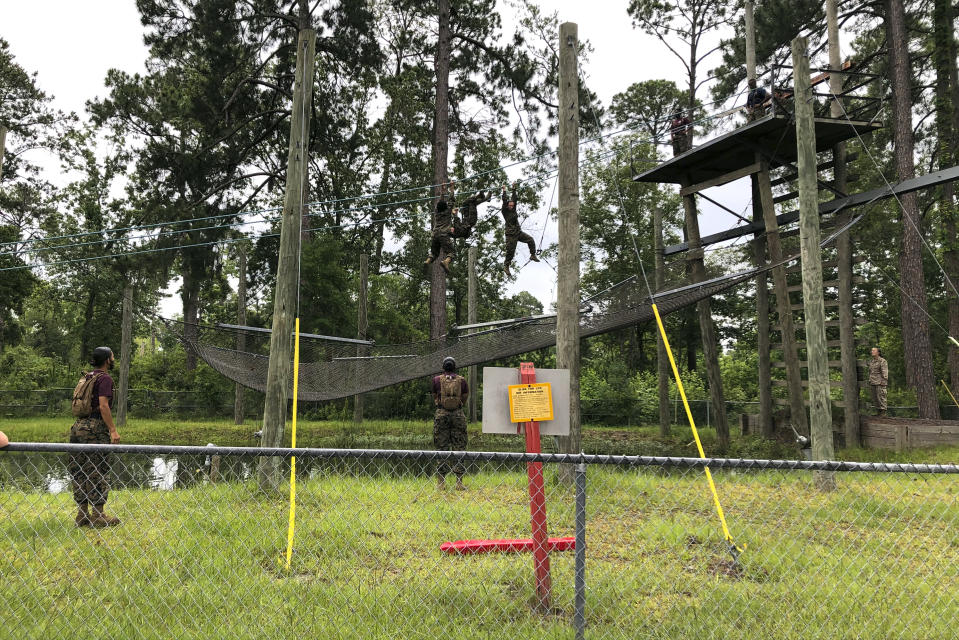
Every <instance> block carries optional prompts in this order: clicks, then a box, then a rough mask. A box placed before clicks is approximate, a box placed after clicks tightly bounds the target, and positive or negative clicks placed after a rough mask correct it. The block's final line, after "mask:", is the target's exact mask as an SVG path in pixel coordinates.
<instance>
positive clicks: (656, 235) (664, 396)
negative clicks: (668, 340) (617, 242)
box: [653, 207, 670, 436]
mask: <svg viewBox="0 0 959 640" xmlns="http://www.w3.org/2000/svg"><path fill="white" fill-rule="evenodd" d="M653 247H654V253H655V259H656V260H655V271H654V272H653V282H654V285H655V287H656V291H661V290H662V289H663V287H664V286H665V284H666V263H665V261H664V260H663V210H662V209H661V208H659V207H654V208H653ZM656 378H657V391H658V395H659V435H661V436H668V435H669V431H670V428H669V427H670V420H669V355H668V354H667V353H666V344H665V343H664V342H663V340H662V337H661V336H657V337H656Z"/></svg>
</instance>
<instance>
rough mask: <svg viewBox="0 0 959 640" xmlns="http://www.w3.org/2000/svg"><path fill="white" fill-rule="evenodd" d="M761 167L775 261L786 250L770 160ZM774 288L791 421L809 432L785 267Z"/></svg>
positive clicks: (762, 196)
mask: <svg viewBox="0 0 959 640" xmlns="http://www.w3.org/2000/svg"><path fill="white" fill-rule="evenodd" d="M759 160H760V169H759V173H757V174H756V177H757V179H758V181H759V199H760V202H761V203H762V209H763V219H764V220H765V222H766V247H767V249H768V250H769V260H770V262H772V263H773V264H775V263H778V262H781V261H782V259H783V249H782V244H781V241H780V238H779V223H778V222H776V204H775V202H774V201H773V188H772V184H771V183H770V181H769V162H768V161H767V160H765V159H762V158H760V159H759ZM772 271H773V290H774V293H775V294H776V309H777V311H778V313H777V315H778V316H779V332H780V334H782V340H783V342H782V349H783V360H784V361H785V364H786V385H787V389H788V391H789V420H790V421H791V422H792V426H793V428H794V429H795V430H796V431H797V432H799V433H802V434H806V433H808V432H809V430H808V426H807V423H806V405H805V402H804V401H803V390H802V373H801V372H800V370H799V354H798V353H797V352H796V327H795V325H794V324H793V312H792V300H790V298H789V285H788V283H787V282H786V267H785V266H783V265H779V266H778V267H774V268H773V270H772Z"/></svg>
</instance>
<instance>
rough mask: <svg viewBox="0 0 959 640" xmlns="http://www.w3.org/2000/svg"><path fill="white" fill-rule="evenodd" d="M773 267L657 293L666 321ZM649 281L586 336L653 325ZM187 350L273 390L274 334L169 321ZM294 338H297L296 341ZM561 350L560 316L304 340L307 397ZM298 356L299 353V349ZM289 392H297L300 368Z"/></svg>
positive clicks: (620, 295) (587, 320) (607, 297)
mask: <svg viewBox="0 0 959 640" xmlns="http://www.w3.org/2000/svg"><path fill="white" fill-rule="evenodd" d="M767 269H769V267H764V268H763V269H755V270H750V271H744V272H740V273H734V274H729V275H726V276H722V277H720V278H715V279H713V280H708V281H705V282H701V283H698V284H694V285H688V286H685V287H680V288H676V289H671V290H668V291H664V292H661V293H657V294H655V296H654V298H655V302H656V305H657V308H658V309H659V312H660V314H661V315H665V314H668V313H671V312H673V311H676V310H677V309H681V308H683V307H686V306H688V305H691V304H695V303H696V302H698V301H699V300H702V299H704V298H708V297H710V296H713V295H716V294H718V293H721V292H722V291H724V290H726V289H729V288H731V287H734V286H736V285H738V284H740V283H742V282H744V281H746V280H749V279H750V278H753V277H755V276H756V275H758V274H760V273H762V272H764V271H766V270H767ZM653 317H654V316H653V310H652V307H651V305H650V299H649V295H648V293H647V292H646V288H645V283H644V282H643V281H642V280H640V279H637V278H632V279H629V280H626V281H624V282H623V283H620V284H619V285H617V286H614V287H612V288H610V289H608V290H606V291H605V292H603V293H602V294H600V295H598V296H596V297H594V298H592V299H589V300H587V301H585V302H583V304H582V306H581V309H580V324H579V330H580V336H581V337H584V338H586V337H590V336H595V335H599V334H603V333H608V332H610V331H615V330H617V329H622V328H624V327H629V326H632V325H635V324H637V323H640V322H647V321H649V320H651V319H653ZM165 322H166V324H167V326H168V327H169V328H170V329H171V330H172V331H173V332H174V333H176V334H177V337H178V338H179V339H180V340H181V341H183V343H184V344H185V346H186V348H187V349H189V350H190V351H192V352H193V353H195V354H196V355H197V356H198V357H199V358H201V359H203V360H204V361H205V362H206V363H208V364H209V365H210V366H211V367H213V368H214V369H215V370H217V371H218V372H220V373H221V374H223V375H224V376H226V377H227V378H229V379H230V380H233V381H234V382H237V383H239V384H241V385H243V386H245V387H248V388H250V389H255V390H257V391H261V392H262V391H265V390H266V379H267V368H268V366H269V353H270V334H269V333H267V332H262V331H254V330H248V329H238V328H234V327H227V326H224V325H217V326H204V325H186V324H183V323H182V322H175V321H169V320H167V321H165ZM291 340H292V336H291ZM555 344H556V318H555V317H537V318H526V319H523V318H518V319H516V320H515V321H512V322H511V323H510V324H507V325H505V326H498V327H496V328H492V329H486V330H475V332H472V333H470V332H467V331H465V330H464V331H457V332H451V333H450V334H449V335H446V336H444V337H442V338H440V339H438V340H431V341H425V342H414V343H408V344H382V345H381V344H369V345H367V344H357V343H347V342H340V341H334V340H329V339H323V338H317V337H304V336H302V335H301V337H300V378H299V391H298V394H299V399H300V400H302V401H305V402H319V401H323V400H335V399H337V398H344V397H348V396H352V395H356V394H358V393H364V392H367V391H373V390H375V389H381V388H383V387H388V386H390V385H394V384H397V383H400V382H405V381H407V380H414V379H416V378H421V377H425V376H429V375H435V374H437V373H438V372H439V371H440V370H441V369H442V362H443V358H445V357H447V356H452V357H453V358H455V359H456V363H457V366H459V367H466V366H470V365H478V364H482V363H484V362H491V361H495V360H501V359H504V358H509V357H511V356H515V355H518V354H521V353H527V352H529V351H535V350H537V349H543V348H546V347H551V346H554V345H555ZM291 353H292V351H291ZM290 371H291V375H290V382H289V389H290V390H292V387H293V379H292V367H291V368H290Z"/></svg>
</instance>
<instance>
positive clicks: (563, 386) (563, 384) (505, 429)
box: [483, 367, 569, 436]
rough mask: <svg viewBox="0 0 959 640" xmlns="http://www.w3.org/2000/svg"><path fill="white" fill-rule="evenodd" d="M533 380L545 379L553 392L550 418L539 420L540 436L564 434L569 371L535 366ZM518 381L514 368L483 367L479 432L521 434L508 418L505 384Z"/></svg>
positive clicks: (566, 419) (520, 430) (566, 434)
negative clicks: (480, 425)
mask: <svg viewBox="0 0 959 640" xmlns="http://www.w3.org/2000/svg"><path fill="white" fill-rule="evenodd" d="M536 382H548V383H549V384H550V389H551V391H552V394H553V420H549V421H545V422H540V423H539V433H540V435H542V436H568V435H569V370H568V369H537V370H536ZM519 383H520V378H519V369H518V368H517V369H513V368H506V367H483V433H509V434H513V435H515V434H516V433H523V425H522V424H521V423H520V424H516V423H513V422H510V417H509V386H510V385H513V384H519ZM517 427H519V431H518V432H517V431H516V429H517Z"/></svg>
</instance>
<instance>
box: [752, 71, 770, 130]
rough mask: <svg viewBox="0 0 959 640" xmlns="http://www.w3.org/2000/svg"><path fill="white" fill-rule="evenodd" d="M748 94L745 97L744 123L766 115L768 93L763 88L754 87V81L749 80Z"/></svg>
mask: <svg viewBox="0 0 959 640" xmlns="http://www.w3.org/2000/svg"><path fill="white" fill-rule="evenodd" d="M748 85H749V94H748V95H747V96H746V121H747V122H752V121H753V120H758V119H759V118H761V117H763V116H764V115H766V101H767V100H769V93H768V92H767V91H766V89H765V88H764V87H757V86H756V79H755V78H750V79H749V82H748Z"/></svg>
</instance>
